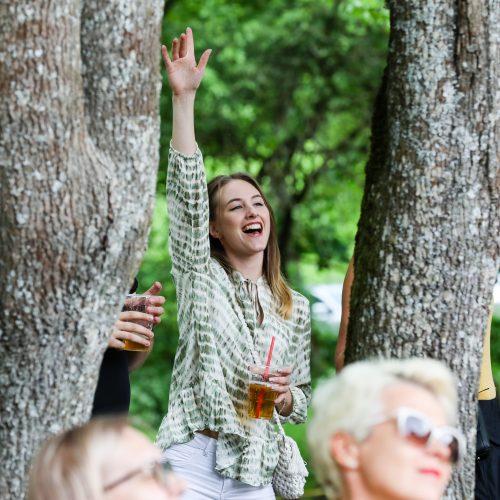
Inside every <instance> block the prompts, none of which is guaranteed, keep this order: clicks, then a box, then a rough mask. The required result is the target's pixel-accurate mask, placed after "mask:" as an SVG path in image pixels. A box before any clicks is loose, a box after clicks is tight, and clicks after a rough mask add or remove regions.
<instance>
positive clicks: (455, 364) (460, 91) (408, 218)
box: [346, 0, 500, 500]
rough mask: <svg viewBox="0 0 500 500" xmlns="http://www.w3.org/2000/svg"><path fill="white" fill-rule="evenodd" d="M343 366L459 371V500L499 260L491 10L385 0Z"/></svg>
mask: <svg viewBox="0 0 500 500" xmlns="http://www.w3.org/2000/svg"><path fill="white" fill-rule="evenodd" d="M389 6H390V9H391V40H390V52H389V59H388V66H387V70H386V74H385V77H384V84H383V86H382V88H381V91H380V94H379V98H378V101H377V104H376V111H375V115H374V122H373V138H372V152H371V157H370V160H369V162H368V165H367V169H366V187H365V196H364V200H363V206H362V214H361V219H360V223H359V230H358V235H357V242H356V251H355V269H356V278H355V282H354V285H353V292H352V299H351V320H350V324H349V336H348V346H347V352H346V360H347V361H353V360H356V359H361V358H366V357H372V356H395V357H399V358H403V357H409V356H422V357H433V358H438V359H443V360H445V361H446V362H447V364H448V365H449V366H450V367H451V368H452V369H453V370H454V372H455V373H456V374H457V377H458V379H459V396H460V403H459V405H460V408H459V409H460V414H461V424H462V427H463V429H464V430H465V431H466V434H467V438H468V449H469V453H468V458H467V460H466V462H465V464H463V465H462V466H461V467H460V468H459V470H458V472H457V474H456V475H455V478H454V481H453V484H452V487H451V488H450V489H449V492H448V497H449V498H456V499H460V500H462V499H465V498H472V495H473V484H474V453H473V450H474V447H475V437H476V421H475V415H476V391H477V384H478V374H479V367H480V360H481V351H482V338H483V332H484V330H485V326H486V321H487V317H488V306H489V304H490V302H491V295H492V289H493V285H494V282H495V276H496V273H497V270H498V266H499V243H500V242H499V238H500V236H499V235H500V231H499V229H500V226H499V220H500V217H499V216H500V213H499V191H500V177H499V168H498V166H499V152H500V151H499V144H500V137H499V114H500V102H499V98H498V96H499V95H500V94H499V92H500V88H499V81H500V80H499V77H500V70H499V68H500V52H499V49H500V39H499V37H498V26H499V25H500V4H499V3H498V2H496V1H494V0H476V1H472V2H471V1H465V0H459V1H458V2H451V1H449V0H427V1H424V2H422V1H401V0H393V1H390V2H389Z"/></svg>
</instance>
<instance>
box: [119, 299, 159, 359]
mask: <svg viewBox="0 0 500 500" xmlns="http://www.w3.org/2000/svg"><path fill="white" fill-rule="evenodd" d="M150 298H151V296H150V295H137V294H135V293H132V294H129V295H127V298H126V299H125V305H124V307H123V310H124V311H137V312H139V313H142V314H144V316H147V317H151V316H150V315H147V314H146V310H147V307H148V305H149V302H150ZM134 323H135V324H137V325H139V326H141V327H142V328H146V329H148V330H152V329H153V322H152V321H149V320H147V319H139V318H137V319H134ZM142 328H140V329H138V331H136V332H134V333H135V334H136V335H139V336H140V337H143V338H144V339H145V340H146V341H147V343H148V345H147V346H146V345H144V344H141V343H139V342H135V341H133V340H129V339H124V340H123V343H124V344H125V347H124V348H123V350H125V351H147V350H149V343H150V336H148V335H146V332H142V333H141V331H140V330H141V329H142Z"/></svg>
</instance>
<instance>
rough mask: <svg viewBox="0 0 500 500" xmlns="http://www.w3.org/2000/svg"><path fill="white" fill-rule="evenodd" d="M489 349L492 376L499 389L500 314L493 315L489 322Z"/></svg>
mask: <svg viewBox="0 0 500 500" xmlns="http://www.w3.org/2000/svg"><path fill="white" fill-rule="evenodd" d="M490 351H491V367H492V370H493V378H494V379H495V385H496V386H497V389H500V316H493V320H492V322H491V336H490ZM497 392H498V391H497Z"/></svg>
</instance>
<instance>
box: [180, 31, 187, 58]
mask: <svg viewBox="0 0 500 500" xmlns="http://www.w3.org/2000/svg"><path fill="white" fill-rule="evenodd" d="M187 53H188V42H187V36H186V34H185V33H182V35H181V43H180V48H179V57H186V55H187Z"/></svg>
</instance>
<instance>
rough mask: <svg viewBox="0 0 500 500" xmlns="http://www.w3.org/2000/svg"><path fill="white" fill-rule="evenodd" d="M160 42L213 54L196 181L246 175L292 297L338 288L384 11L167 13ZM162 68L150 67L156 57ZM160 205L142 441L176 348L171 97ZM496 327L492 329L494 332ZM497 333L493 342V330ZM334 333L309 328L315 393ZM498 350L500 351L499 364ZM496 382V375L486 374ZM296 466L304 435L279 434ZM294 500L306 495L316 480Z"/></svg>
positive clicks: (136, 411) (142, 390)
mask: <svg viewBox="0 0 500 500" xmlns="http://www.w3.org/2000/svg"><path fill="white" fill-rule="evenodd" d="M165 13H166V15H165V18H164V25H163V42H164V43H166V44H167V45H168V46H170V44H171V40H172V38H173V37H175V36H178V35H179V34H180V33H181V32H182V31H183V30H184V29H185V28H186V26H190V27H191V28H193V31H194V35H195V38H196V47H197V50H198V51H199V52H198V56H199V55H200V54H201V52H202V51H203V50H205V49H206V48H212V49H213V53H212V56H211V58H210V63H209V66H208V69H207V73H206V76H205V79H204V81H203V84H202V86H201V88H200V90H199V92H198V96H197V109H196V132H197V140H198V142H199V145H200V148H201V150H202V151H203V153H204V158H205V165H206V168H207V174H208V177H209V178H210V177H212V176H213V175H216V174H218V173H223V172H224V173H225V172H233V171H241V170H243V171H248V172H250V173H251V174H253V175H254V176H256V177H257V178H258V179H259V181H260V182H261V183H262V185H263V187H264V190H265V192H266V194H267V195H268V196H269V198H270V201H271V203H272V206H273V208H274V210H275V213H276V216H277V219H278V226H279V239H280V248H281V251H282V256H283V261H284V271H285V272H286V273H287V275H288V277H289V280H290V283H291V285H292V287H293V288H295V289H298V290H299V291H301V292H302V293H304V294H306V295H309V292H310V289H309V286H310V285H311V284H313V283H318V282H329V283H331V282H341V281H342V278H343V273H344V272H345V269H346V267H347V261H348V259H349V257H350V256H351V254H352V250H353V245H354V236H355V233H356V225H357V222H358V218H359V211H360V203H361V197H362V193H363V180H364V166H365V163H366V160H367V156H368V147H369V138H370V125H371V114H372V108H373V102H374V98H375V94H376V91H377V89H378V87H379V85H380V81H381V77H382V73H383V68H384V65H385V61H386V56H387V53H386V51H387V41H388V30H389V19H388V11H387V10H386V9H385V8H384V1H383V0H341V1H334V0H293V1H292V0H286V1H285V0H266V1H263V0H254V1H252V2H248V1H244V0H240V1H231V2H229V1H227V0H205V1H204V2H199V1H195V0H183V1H182V2H180V1H175V0H169V1H166V2H165ZM158 58H159V59H160V55H158ZM161 119H162V123H161V127H162V134H161V150H160V171H159V176H158V191H157V192H158V196H157V202H156V211H155V216H154V222H153V228H152V232H151V236H150V243H149V249H148V252H147V254H146V257H145V259H144V262H143V265H142V267H141V271H140V275H139V282H140V287H141V288H140V290H143V289H146V288H147V287H149V285H150V284H151V283H152V282H153V281H154V280H160V281H161V282H162V283H163V284H164V292H163V293H164V295H165V296H166V298H167V304H166V311H167V312H166V315H165V317H164V319H163V320H162V323H161V324H160V326H159V327H158V328H157V329H156V341H155V347H154V350H153V353H152V354H151V356H150V358H149V360H148V361H147V363H146V364H145V365H144V366H143V367H142V368H141V369H139V370H138V371H137V372H135V373H134V374H133V375H132V404H131V415H132V417H133V418H134V419H135V421H136V422H135V423H136V424H137V425H138V426H139V427H140V428H141V429H143V430H145V431H146V432H147V433H148V434H149V435H150V436H153V437H154V435H155V433H156V431H157V429H158V426H159V424H160V421H161V418H162V417H163V415H164V414H165V412H166V409H167V401H168V388H169V384H170V375H171V369H172V365H173V359H174V355H175V349H176V346H177V335H178V330H177V322H176V307H175V290H174V287H173V284H172V281H171V278H170V258H169V256H168V251H167V235H168V216H167V213H166V208H165V199H164V198H165V178H166V167H167V157H168V146H169V141H170V137H171V94H170V89H169V87H168V83H167V82H166V80H164V87H163V91H162V97H161ZM499 326H500V325H499V324H498V322H495V323H494V328H493V333H492V346H495V338H498V335H495V331H498V327H499ZM498 333H500V332H498ZM334 350H335V331H334V329H333V328H332V327H331V325H327V324H321V323H315V322H313V352H312V375H313V383H316V382H317V380H318V379H319V378H320V377H324V376H327V375H329V374H331V373H333V353H334ZM499 351H500V345H499V346H498V349H497V352H499ZM495 370H496V372H497V373H500V367H498V365H495ZM287 432H289V433H290V434H292V435H293V436H294V437H296V438H297V440H298V442H299V445H301V448H302V450H303V452H304V455H305V456H306V459H307V449H306V447H305V439H304V426H297V427H296V428H288V429H287ZM308 488H309V489H308V493H307V495H306V497H309V498H311V497H313V496H314V495H315V493H314V478H311V480H310V481H309V482H308Z"/></svg>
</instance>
